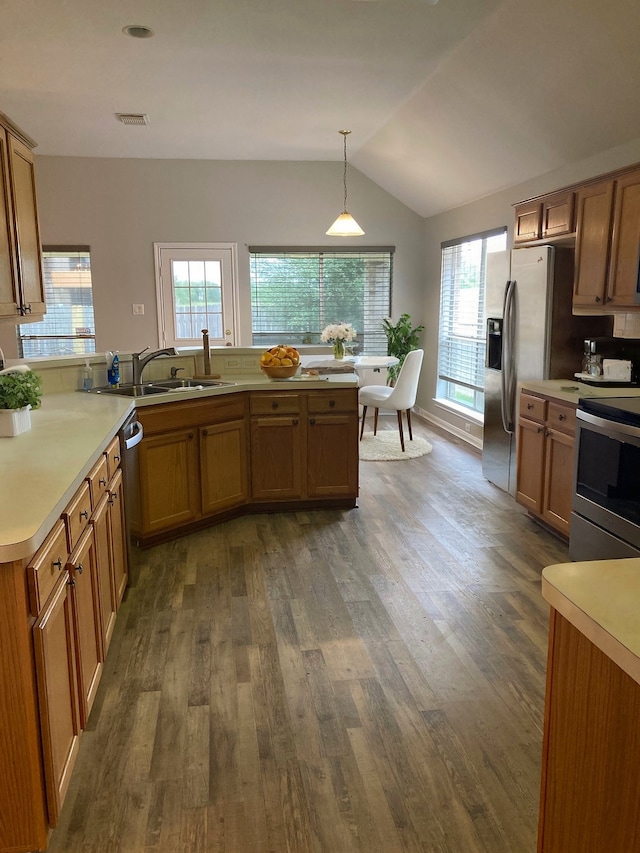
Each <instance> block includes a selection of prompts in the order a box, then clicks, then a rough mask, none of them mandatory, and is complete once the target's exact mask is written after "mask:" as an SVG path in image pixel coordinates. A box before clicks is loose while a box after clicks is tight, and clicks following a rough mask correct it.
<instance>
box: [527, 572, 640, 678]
mask: <svg viewBox="0 0 640 853" xmlns="http://www.w3.org/2000/svg"><path fill="white" fill-rule="evenodd" d="M542 595H543V597H544V599H545V600H546V601H547V602H548V603H549V604H550V605H551V606H552V607H553V608H555V609H556V610H557V611H558V612H559V613H560V614H562V616H564V617H565V619H567V620H568V621H569V622H571V624H572V625H573V626H574V627H575V628H577V629H578V630H579V631H580V632H581V633H582V634H584V636H585V637H587V639H589V640H590V641H591V642H592V643H593V644H594V645H595V646H596V647H597V648H599V649H600V651H602V652H603V653H604V654H606V655H607V657H609V658H610V659H611V660H612V661H613V662H614V663H615V664H617V665H618V666H619V667H620V668H621V669H622V670H624V672H626V673H627V675H629V676H630V677H631V678H633V680H634V681H636V682H637V683H638V684H640V618H639V615H638V603H639V602H640V559H638V558H633V559H629V560H594V561H591V562H582V563H559V564H557V565H554V566H547V568H546V569H544V570H543V572H542Z"/></svg>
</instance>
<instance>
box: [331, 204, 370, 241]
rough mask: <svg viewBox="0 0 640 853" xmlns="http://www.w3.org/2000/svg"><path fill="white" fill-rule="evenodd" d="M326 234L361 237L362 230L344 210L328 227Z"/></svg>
mask: <svg viewBox="0 0 640 853" xmlns="http://www.w3.org/2000/svg"><path fill="white" fill-rule="evenodd" d="M327 234H328V235H329V237H361V236H362V235H363V234H364V231H363V230H362V228H361V227H360V226H359V225H358V223H357V222H356V221H355V219H354V218H353V216H352V215H351V214H350V213H347V211H346V210H345V212H344V213H341V214H340V216H339V217H338V218H337V219H336V221H335V222H334V223H333V225H332V226H331V228H329V230H328V231H327Z"/></svg>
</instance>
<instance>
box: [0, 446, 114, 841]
mask: <svg viewBox="0 0 640 853" xmlns="http://www.w3.org/2000/svg"><path fill="white" fill-rule="evenodd" d="M119 456H120V450H119V439H118V438H114V439H113V441H112V442H111V443H110V444H109V446H108V447H107V448H106V449H105V451H104V454H102V455H101V457H100V459H99V461H98V462H97V463H96V464H95V465H94V467H93V468H92V470H91V471H90V472H89V474H88V476H87V478H86V480H85V482H84V483H83V484H82V485H81V486H80V487H79V488H78V490H77V492H76V494H75V495H74V496H73V498H72V499H71V500H70V501H69V503H68V505H67V507H66V508H65V510H64V512H63V513H62V514H61V517H60V518H59V519H58V520H57V521H56V522H55V523H54V525H53V527H52V529H51V531H50V532H49V535H48V536H47V537H46V539H45V540H44V542H43V543H42V545H41V546H40V548H39V549H38V551H37V552H36V553H35V554H34V555H33V557H32V558H31V559H30V560H28V561H27V560H25V561H16V562H14V563H3V564H2V565H1V566H0V645H1V646H2V649H3V654H2V657H1V658H0V720H1V725H0V851H2V853H9V851H11V853H14V851H15V853H18V851H20V852H21V853H26V851H31V850H44V849H45V848H46V844H47V836H48V832H49V828H50V827H55V826H56V824H57V823H58V821H59V817H60V811H61V809H62V805H63V803H64V798H65V795H66V792H67V789H68V786H69V780H70V777H71V773H72V770H73V766H74V762H75V759H76V756H77V754H78V749H79V744H80V738H81V734H82V731H83V729H84V728H85V727H86V725H87V722H88V719H89V714H90V713H91V707H92V705H93V703H94V700H95V697H96V693H97V690H98V686H99V683H100V676H101V674H102V668H103V663H104V660H105V655H106V650H107V647H108V644H109V640H110V638H111V634H112V632H113V626H114V623H115V614H116V611H117V609H118V606H119V604H120V601H121V599H122V595H123V592H124V586H125V585H126V580H127V574H128V563H127V559H126V558H127V543H126V540H125V538H124V537H125V525H124V514H123V512H124V508H123V506H122V472H121V471H120V468H119ZM110 458H111V462H110V461H109V459H110Z"/></svg>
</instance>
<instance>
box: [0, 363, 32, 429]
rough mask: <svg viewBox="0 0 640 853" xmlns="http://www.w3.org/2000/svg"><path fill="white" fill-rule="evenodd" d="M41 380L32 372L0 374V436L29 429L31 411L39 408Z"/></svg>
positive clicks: (12, 371)
mask: <svg viewBox="0 0 640 853" xmlns="http://www.w3.org/2000/svg"><path fill="white" fill-rule="evenodd" d="M41 396H42V380H41V379H40V377H39V376H38V374H37V373H34V372H33V370H10V371H9V372H6V373H0V436H12V435H19V434H20V433H21V432H26V431H27V430H28V429H31V409H37V408H39V407H40V397H41Z"/></svg>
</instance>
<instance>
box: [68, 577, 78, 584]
mask: <svg viewBox="0 0 640 853" xmlns="http://www.w3.org/2000/svg"><path fill="white" fill-rule="evenodd" d="M75 585H76V581H75V578H69V580H68V581H67V586H75Z"/></svg>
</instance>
